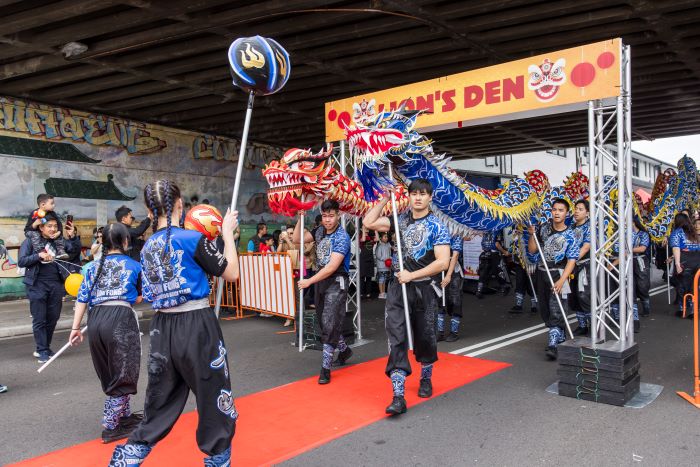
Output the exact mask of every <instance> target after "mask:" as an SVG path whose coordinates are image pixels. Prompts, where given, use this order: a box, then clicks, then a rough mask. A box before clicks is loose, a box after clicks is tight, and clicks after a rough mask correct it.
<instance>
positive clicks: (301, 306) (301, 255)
mask: <svg viewBox="0 0 700 467" xmlns="http://www.w3.org/2000/svg"><path fill="white" fill-rule="evenodd" d="M299 223H300V224H301V241H300V243H299V280H302V279H303V278H304V266H305V264H304V236H305V234H306V230H304V211H299ZM303 350H304V289H299V352H301V351H303Z"/></svg>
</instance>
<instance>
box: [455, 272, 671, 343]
mask: <svg viewBox="0 0 700 467" xmlns="http://www.w3.org/2000/svg"><path fill="white" fill-rule="evenodd" d="M664 292H666V286H665V285H664V286H660V287H657V288H655V289H652V290H650V291H649V296H654V295H659V294H660V293H664ZM574 316H576V315H575V314H574V313H572V314H570V315H568V316H567V318H572V317H574ZM575 322H576V320H575V319H571V320H569V323H575ZM530 331H533V332H530ZM548 331H549V329H547V328H545V327H544V323H542V324H538V325H537V326H531V327H529V328H525V329H521V330H519V331H515V332H511V333H510V334H505V335H503V336H500V337H496V338H493V339H489V340H487V341H484V342H479V343H478V344H473V345H470V346H467V347H464V348H461V349H457V350H454V351H452V352H450V353H451V354H460V355H462V354H464V355H465V356H467V357H476V356H478V355H482V354H485V353H487V352H491V351H493V350H498V349H501V348H503V347H507V346H509V345H512V344H515V343H518V342H521V341H524V340H527V339H530V338H531V337H535V336H539V335H540V334H544V333H545V332H548ZM528 332H529V334H525V333H528ZM521 334H524V335H521ZM515 336H517V337H515ZM511 337H513V339H509V338H511ZM507 339H508V340H507ZM501 341H503V342H501ZM496 342H499V343H498V344H495V345H492V346H490V347H486V348H483V349H480V347H484V346H487V345H489V344H494V343H496ZM473 349H479V350H476V351H475V352H471V353H467V352H469V351H470V350H473Z"/></svg>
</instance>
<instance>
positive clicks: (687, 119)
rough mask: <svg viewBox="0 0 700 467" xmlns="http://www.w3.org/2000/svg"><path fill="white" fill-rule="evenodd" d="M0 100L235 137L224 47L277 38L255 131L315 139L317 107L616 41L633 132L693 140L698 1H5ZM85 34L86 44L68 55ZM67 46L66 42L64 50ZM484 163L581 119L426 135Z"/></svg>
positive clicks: (579, 138)
mask: <svg viewBox="0 0 700 467" xmlns="http://www.w3.org/2000/svg"><path fill="white" fill-rule="evenodd" d="M0 8H1V9H2V19H0V24H1V25H2V28H1V29H0V94H2V95H10V96H14V97H20V98H28V99H32V100H35V101H39V102H46V103H51V104H56V105H61V106H66V107H71V108H76V109H80V110H88V111H95V112H100V113H105V114H109V115H115V116H122V117H125V118H131V119H136V120H143V121H147V122H152V123H158V124H163V125H169V126H174V127H180V128H186V129H191V130H198V131H204V132H213V133H217V134H223V135H230V136H234V137H236V136H239V135H240V132H241V131H242V127H243V116H244V106H245V99H246V96H245V95H244V94H243V93H242V92H241V91H239V90H237V89H235V88H234V87H233V86H232V84H231V79H230V76H229V71H228V62H227V59H226V50H227V47H228V45H229V44H230V43H231V41H232V40H233V39H235V38H237V37H240V36H247V35H254V34H260V35H263V36H268V37H273V38H274V39H276V40H278V41H279V42H280V43H281V44H282V45H283V46H284V47H285V48H286V49H287V50H288V51H289V52H290V54H291V59H292V75H291V78H290V80H289V82H288V83H287V86H286V87H285V88H284V89H283V90H282V91H281V92H280V93H279V94H277V95H273V96H269V97H265V98H260V99H258V101H257V105H256V111H255V113H254V116H253V124H252V127H251V136H250V137H251V139H253V140H255V141H260V142H268V143H272V144H278V145H282V146H319V145H320V144H321V143H322V142H323V139H324V121H323V104H324V103H325V102H327V101H330V100H334V99H338V98H342V97H347V96H353V95H357V94H360V93H363V92H367V91H371V90H379V89H384V88H388V87H393V86H398V85H401V84H407V83H412V82H415V81H420V80H425V79H429V78H435V77H439V76H444V75H448V74H451V73H456V72H459V71H465V70H469V69H475V68H480V67H484V66H488V65H492V64H496V63H502V62H505V61H509V60H514V59H518V58H524V57H527V56H531V55H536V54H541V53H545V52H549V51H554V50H559V49H563V48H568V47H573V46H576V45H582V44H586V43H590V42H595V41H599V40H604V39H609V38H613V37H618V36H619V37H622V38H623V41H624V42H625V43H626V44H629V45H631V46H632V92H633V115H632V118H633V131H634V136H635V138H639V139H641V138H661V137H669V136H682V135H688V134H695V133H700V46H698V44H700V40H698V39H700V0H659V1H650V0H605V1H603V0H546V1H538V0H491V1H488V2H464V1H461V0H453V1H440V0H418V1H414V0H411V1H408V0H370V1H338V0H336V1H333V0H326V1H318V0H264V1H258V2H249V1H246V2H243V1H223V0H198V1H196V0H171V1H167V2H160V1H144V0H91V1H90V2H84V1H82V0H62V1H46V0H23V1H13V0H0ZM69 42H79V43H81V44H84V45H86V46H87V50H85V51H84V52H82V53H80V52H79V51H78V52H77V53H75V54H74V55H73V56H70V57H68V58H66V56H65V52H64V51H63V50H62V49H64V46H65V45H66V44H67V43H69ZM64 50H65V49H64ZM431 136H432V137H433V138H434V139H435V142H436V149H438V150H444V151H447V152H454V153H455V155H456V157H480V156H485V155H494V154H508V153H517V152H523V151H528V150H535V149H541V148H543V147H545V148H556V147H565V146H575V145H583V144H585V143H586V141H587V130H586V117H585V114H584V113H582V112H571V113H567V114H562V115H557V116H549V117H539V118H533V119H527V120H518V121H512V122H500V123H495V124H489V125H482V126H478V127H468V128H460V129H454V130H448V131H442V132H437V133H434V134H433V135H431Z"/></svg>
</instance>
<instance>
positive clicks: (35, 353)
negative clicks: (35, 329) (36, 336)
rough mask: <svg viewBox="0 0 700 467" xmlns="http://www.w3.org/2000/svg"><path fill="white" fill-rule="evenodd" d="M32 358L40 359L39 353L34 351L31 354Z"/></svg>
mask: <svg viewBox="0 0 700 467" xmlns="http://www.w3.org/2000/svg"><path fill="white" fill-rule="evenodd" d="M32 356H33V357H35V358H39V357H40V355H39V352H37V351H36V350H35V351H34V352H33V353H32Z"/></svg>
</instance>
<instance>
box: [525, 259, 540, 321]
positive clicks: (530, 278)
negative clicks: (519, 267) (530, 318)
mask: <svg viewBox="0 0 700 467" xmlns="http://www.w3.org/2000/svg"><path fill="white" fill-rule="evenodd" d="M525 275H526V276H527V280H528V281H529V282H530V288H531V289H532V298H533V299H534V300H535V303H537V307H538V308H539V306H540V304H539V302H538V301H537V291H536V290H535V284H533V283H532V277H531V276H530V271H528V270H527V268H525ZM538 311H539V309H538Z"/></svg>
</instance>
